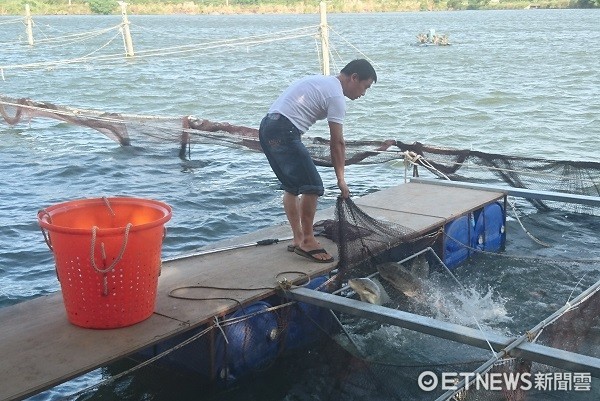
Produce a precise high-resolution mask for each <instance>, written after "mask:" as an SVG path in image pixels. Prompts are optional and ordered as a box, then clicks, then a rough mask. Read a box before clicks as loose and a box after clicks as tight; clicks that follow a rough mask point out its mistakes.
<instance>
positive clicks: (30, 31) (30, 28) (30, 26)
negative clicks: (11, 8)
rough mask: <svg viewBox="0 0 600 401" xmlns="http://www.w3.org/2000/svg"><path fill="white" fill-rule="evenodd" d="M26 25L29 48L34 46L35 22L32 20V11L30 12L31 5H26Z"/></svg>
mask: <svg viewBox="0 0 600 401" xmlns="http://www.w3.org/2000/svg"><path fill="white" fill-rule="evenodd" d="M25 24H26V28H25V30H26V32H27V42H28V43H29V46H33V21H32V20H31V11H30V10H29V3H27V4H25Z"/></svg>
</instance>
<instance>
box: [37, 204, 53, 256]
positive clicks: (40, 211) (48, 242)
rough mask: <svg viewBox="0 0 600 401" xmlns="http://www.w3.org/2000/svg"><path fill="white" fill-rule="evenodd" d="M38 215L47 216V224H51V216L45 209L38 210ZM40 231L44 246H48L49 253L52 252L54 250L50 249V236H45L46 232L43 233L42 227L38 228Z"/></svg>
mask: <svg viewBox="0 0 600 401" xmlns="http://www.w3.org/2000/svg"><path fill="white" fill-rule="evenodd" d="M38 214H41V215H42V216H48V223H50V224H52V216H51V215H50V213H48V211H47V210H46V209H40V210H38ZM40 230H42V235H43V236H44V242H45V243H46V245H48V248H50V251H52V252H54V249H53V248H52V242H50V234H46V231H44V227H42V226H40Z"/></svg>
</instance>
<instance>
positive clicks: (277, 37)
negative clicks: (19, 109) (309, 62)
mask: <svg viewBox="0 0 600 401" xmlns="http://www.w3.org/2000/svg"><path fill="white" fill-rule="evenodd" d="M308 28H310V27H307V28H300V29H294V30H287V31H283V33H288V34H287V35H282V34H281V33H275V34H270V36H267V35H257V36H251V37H247V38H242V39H228V40H220V41H216V42H209V43H200V44H195V45H184V46H177V47H170V48H165V49H151V50H141V51H140V50H138V51H136V56H135V57H136V59H142V58H149V57H162V56H169V55H183V54H186V53H191V55H192V56H196V55H197V53H198V52H204V53H206V51H207V50H214V49H223V50H224V51H229V50H230V49H231V48H232V47H238V46H257V45H260V44H265V43H272V42H279V41H285V40H292V39H298V38H302V37H308V36H313V35H314V32H305V33H303V32H301V31H302V30H306V29H308ZM111 29H114V28H111ZM117 36H118V34H116V35H115V36H114V37H113V38H112V39H111V40H110V41H109V42H108V43H106V44H105V45H103V46H102V47H100V48H99V49H97V50H95V51H93V52H91V53H89V54H87V55H85V56H82V57H77V58H73V59H65V60H57V61H50V62H39V63H27V64H13V65H2V66H0V69H44V68H50V67H60V66H64V65H70V64H75V63H86V62H91V61H114V60H118V61H122V60H123V54H122V53H117V54H107V55H98V56H94V57H91V55H92V54H95V53H97V52H98V51H99V50H101V49H103V48H105V47H106V46H107V45H108V44H109V43H111V42H112V41H113V40H114V39H115V37H117Z"/></svg>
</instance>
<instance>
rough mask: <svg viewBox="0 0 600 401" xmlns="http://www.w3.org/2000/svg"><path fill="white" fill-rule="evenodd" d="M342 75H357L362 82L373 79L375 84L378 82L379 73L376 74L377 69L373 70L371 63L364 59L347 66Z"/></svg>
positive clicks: (353, 61)
mask: <svg viewBox="0 0 600 401" xmlns="http://www.w3.org/2000/svg"><path fill="white" fill-rule="evenodd" d="M340 73H342V74H344V75H348V76H350V75H352V74H355V73H356V74H358V78H359V79H360V80H361V81H362V80H365V79H369V78H372V79H373V82H377V73H376V72H375V68H373V66H372V65H371V63H369V62H368V61H367V60H365V59H362V58H360V59H356V60H352V61H351V62H349V63H348V64H346V66H345V67H344V68H342V70H341V71H340Z"/></svg>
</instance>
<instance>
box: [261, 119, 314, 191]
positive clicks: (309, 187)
mask: <svg viewBox="0 0 600 401" xmlns="http://www.w3.org/2000/svg"><path fill="white" fill-rule="evenodd" d="M301 135H302V134H301V132H300V130H298V128H296V126H295V125H294V124H292V122H291V121H290V120H288V119H287V118H286V117H285V116H284V115H282V114H277V113H276V114H267V115H266V116H265V117H264V118H263V119H262V121H261V123H260V129H259V139H260V144H261V146H262V149H263V152H264V153H265V155H266V156H267V160H269V164H270V165H271V168H272V169H273V172H274V173H275V175H276V176H277V178H278V179H279V181H281V189H283V190H284V191H286V192H289V193H291V194H293V195H299V194H315V195H318V196H321V195H323V193H324V192H325V189H324V188H323V181H322V180H321V176H320V175H319V172H318V171H317V167H316V166H315V163H314V162H313V160H312V158H311V156H310V154H309V153H308V149H306V146H304V144H303V143H302V140H301V139H300V138H301Z"/></svg>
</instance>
